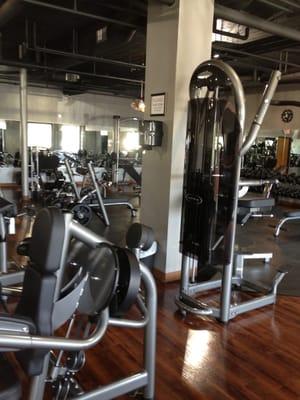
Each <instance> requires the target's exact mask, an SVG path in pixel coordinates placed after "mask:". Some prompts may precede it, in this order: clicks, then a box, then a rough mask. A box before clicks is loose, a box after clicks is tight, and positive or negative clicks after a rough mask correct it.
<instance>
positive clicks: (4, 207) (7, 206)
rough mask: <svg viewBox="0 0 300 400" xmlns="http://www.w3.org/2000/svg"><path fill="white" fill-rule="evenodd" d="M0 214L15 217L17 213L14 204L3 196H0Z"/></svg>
mask: <svg viewBox="0 0 300 400" xmlns="http://www.w3.org/2000/svg"><path fill="white" fill-rule="evenodd" d="M0 214H2V215H3V216H4V217H8V218H12V217H15V216H16V215H17V206H16V204H14V203H12V202H11V201H8V200H6V199H5V198H4V197H0Z"/></svg>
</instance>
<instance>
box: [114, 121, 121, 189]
mask: <svg viewBox="0 0 300 400" xmlns="http://www.w3.org/2000/svg"><path fill="white" fill-rule="evenodd" d="M113 119H114V126H113V129H114V131H113V133H114V136H113V152H114V153H116V155H117V158H116V163H115V164H113V167H112V179H113V183H114V184H115V185H118V170H119V157H120V120H121V118H120V116H119V115H114V117H113Z"/></svg>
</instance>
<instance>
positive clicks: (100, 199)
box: [88, 161, 110, 226]
mask: <svg viewBox="0 0 300 400" xmlns="http://www.w3.org/2000/svg"><path fill="white" fill-rule="evenodd" d="M88 170H89V173H90V176H91V178H92V181H93V185H94V188H95V190H96V196H97V200H98V203H99V208H100V209H101V213H102V216H103V219H104V223H105V225H106V226H109V225H110V222H109V219H108V215H107V212H106V209H105V207H104V203H103V199H102V195H101V192H100V187H99V184H98V181H97V178H96V174H95V170H94V167H93V164H92V162H91V161H90V162H89V163H88Z"/></svg>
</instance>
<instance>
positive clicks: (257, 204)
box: [238, 179, 278, 226]
mask: <svg viewBox="0 0 300 400" xmlns="http://www.w3.org/2000/svg"><path fill="white" fill-rule="evenodd" d="M274 184H278V181H277V180H276V179H275V180H261V181H255V180H253V181H250V180H249V181H247V180H244V181H243V180H242V181H240V186H242V188H243V189H246V190H247V191H248V189H249V187H250V186H251V187H254V186H264V189H263V193H262V194H261V195H260V194H257V195H253V194H249V195H247V193H245V191H244V193H243V195H246V197H242V198H241V196H240V192H241V190H240V191H239V200H238V221H239V224H240V225H241V226H244V225H245V224H246V222H247V221H248V220H249V219H250V218H264V217H268V218H274V214H273V213H272V209H273V207H274V206H275V199H274V198H273V197H270V196H271V191H272V187H273V185H274ZM243 189H242V190H243Z"/></svg>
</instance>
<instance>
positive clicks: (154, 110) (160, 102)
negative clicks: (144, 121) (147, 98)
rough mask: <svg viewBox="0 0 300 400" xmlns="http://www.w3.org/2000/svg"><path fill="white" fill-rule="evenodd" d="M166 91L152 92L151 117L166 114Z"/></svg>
mask: <svg viewBox="0 0 300 400" xmlns="http://www.w3.org/2000/svg"><path fill="white" fill-rule="evenodd" d="M165 100H166V93H154V94H151V104H150V115H151V117H155V116H163V115H165V108H166V104H165Z"/></svg>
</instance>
